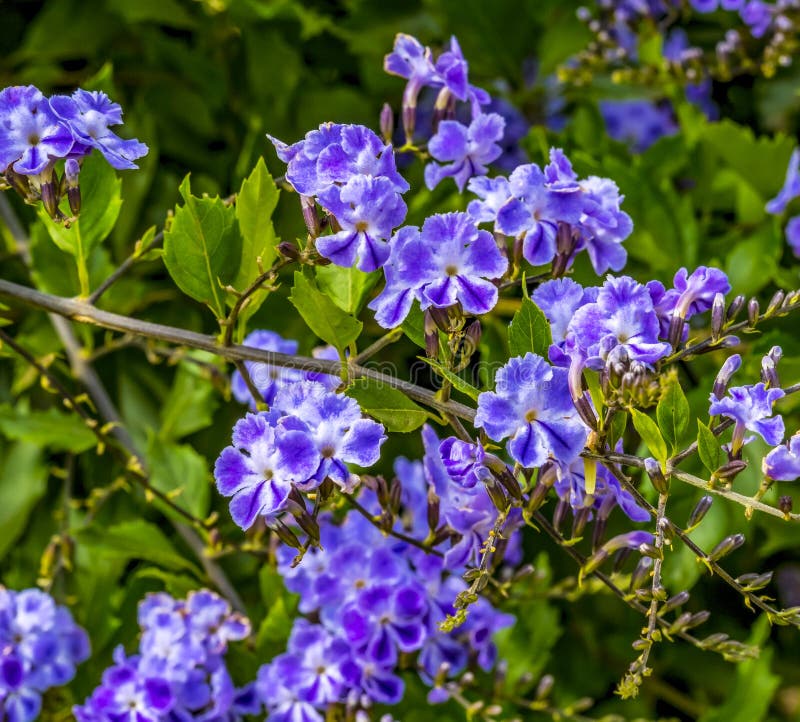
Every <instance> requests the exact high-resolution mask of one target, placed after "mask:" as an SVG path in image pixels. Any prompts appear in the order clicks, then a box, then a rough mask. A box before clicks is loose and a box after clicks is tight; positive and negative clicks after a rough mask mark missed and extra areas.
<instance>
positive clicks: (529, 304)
mask: <svg viewBox="0 0 800 722" xmlns="http://www.w3.org/2000/svg"><path fill="white" fill-rule="evenodd" d="M551 343H553V337H552V334H551V332H550V324H549V323H548V321H547V318H546V317H545V315H544V313H542V310H541V309H540V308H539V307H538V306H537V305H536V304H535V303H534V302H533V301H531V300H530V299H528V298H523V299H522V305H521V306H520V308H519V310H518V311H517V312H516V313H515V314H514V318H513V319H512V320H511V324H510V325H509V327H508V346H509V349H510V351H511V355H512V356H524V355H525V354H526V353H528V352H529V351H531V352H533V353H535V354H539V356H544V357H545V358H546V357H547V350H548V349H549V348H550V344H551Z"/></svg>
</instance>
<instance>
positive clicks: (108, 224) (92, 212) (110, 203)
mask: <svg viewBox="0 0 800 722" xmlns="http://www.w3.org/2000/svg"><path fill="white" fill-rule="evenodd" d="M80 183H81V213H80V216H79V217H78V220H76V221H75V222H74V223H72V224H71V225H70V226H69V227H67V226H66V225H65V224H63V223H56V222H55V221H54V220H53V219H52V218H50V216H48V215H47V212H46V211H45V210H44V208H43V207H42V206H40V207H39V218H41V220H42V222H43V223H44V225H45V227H46V228H47V232H48V233H49V234H50V238H52V239H53V243H55V244H56V245H57V246H58V247H59V248H60V249H61V250H62V251H65V252H66V253H69V254H70V255H72V256H74V257H75V258H76V259H78V262H79V263H83V264H84V265H85V264H86V262H87V259H88V258H89V254H90V253H91V252H92V249H93V248H94V247H95V246H96V245H97V244H98V243H101V242H102V241H104V240H105V239H106V238H107V237H108V235H109V233H111V231H112V230H113V229H114V224H115V223H116V222H117V217H118V216H119V211H120V208H122V199H121V198H120V187H121V185H122V181H121V180H120V179H119V178H118V177H117V174H116V171H115V170H114V169H113V168H112V167H111V166H110V165H109V164H108V163H107V162H106V159H105V158H103V156H102V155H100V154H99V153H93V154H92V155H90V156H88V157H87V158H86V160H85V161H84V162H83V165H82V166H81V173H80Z"/></svg>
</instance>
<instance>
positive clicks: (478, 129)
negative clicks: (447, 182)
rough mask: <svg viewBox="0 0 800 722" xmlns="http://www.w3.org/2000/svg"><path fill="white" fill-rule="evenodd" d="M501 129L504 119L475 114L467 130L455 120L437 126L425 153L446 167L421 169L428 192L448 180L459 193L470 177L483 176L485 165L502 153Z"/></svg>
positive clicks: (430, 165) (493, 115)
mask: <svg viewBox="0 0 800 722" xmlns="http://www.w3.org/2000/svg"><path fill="white" fill-rule="evenodd" d="M504 127H505V120H503V118H502V116H500V115H498V114H497V113H487V114H481V115H478V116H476V117H475V118H474V119H473V121H472V122H471V123H470V125H469V127H467V126H466V125H462V124H461V123H459V122H458V121H456V120H443V121H442V122H441V123H439V129H438V130H437V132H436V135H434V136H433V138H431V140H430V142H429V143H428V152H429V153H430V154H431V157H432V158H433V159H434V160H437V161H439V162H440V163H446V165H438V164H436V163H429V164H428V165H427V166H426V167H425V185H426V186H427V187H428V189H429V190H433V189H434V188H435V187H436V186H437V185H439V183H440V182H441V181H442V180H444V179H445V178H447V177H451V178H452V179H453V180H454V181H455V184H456V186H457V187H458V190H459V191H463V190H464V185H465V184H466V182H467V181H468V180H469V179H470V178H472V177H473V176H482V175H485V174H486V171H487V166H488V164H489V163H491V162H492V161H493V160H495V159H496V158H498V157H499V155H500V154H501V153H502V149H501V148H500V146H499V145H498V143H499V142H500V141H501V140H502V138H503V128H504Z"/></svg>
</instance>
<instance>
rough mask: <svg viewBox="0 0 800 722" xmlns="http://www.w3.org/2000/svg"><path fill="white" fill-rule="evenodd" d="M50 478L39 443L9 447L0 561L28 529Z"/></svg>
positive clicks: (0, 477)
mask: <svg viewBox="0 0 800 722" xmlns="http://www.w3.org/2000/svg"><path fill="white" fill-rule="evenodd" d="M47 476H48V471H47V465H46V464H45V461H44V454H43V452H42V448H41V446H40V445H39V444H34V443H29V442H20V443H18V444H14V445H13V446H9V447H8V449H7V452H6V455H5V459H4V460H3V464H2V466H0V500H2V502H1V503H0V559H2V558H3V557H4V556H5V555H6V552H7V551H8V550H9V549H10V548H11V546H12V545H13V544H14V542H15V541H16V540H17V538H18V537H19V536H20V534H22V532H23V531H24V530H25V527H26V525H27V523H28V516H29V515H30V513H31V511H32V510H33V507H34V506H35V505H36V502H38V501H39V499H41V498H42V496H43V495H44V493H45V491H46V489H47Z"/></svg>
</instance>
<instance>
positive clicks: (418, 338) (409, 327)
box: [400, 303, 425, 348]
mask: <svg viewBox="0 0 800 722" xmlns="http://www.w3.org/2000/svg"><path fill="white" fill-rule="evenodd" d="M400 328H402V329H403V333H404V334H405V335H406V337H407V338H409V339H410V340H411V341H413V342H414V343H415V344H416V345H417V346H419V347H420V348H425V314H424V313H423V312H422V310H421V309H420V307H419V304H418V303H414V305H413V306H412V307H411V310H410V311H409V312H408V316H406V318H405V321H403V323H401V324H400Z"/></svg>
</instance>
